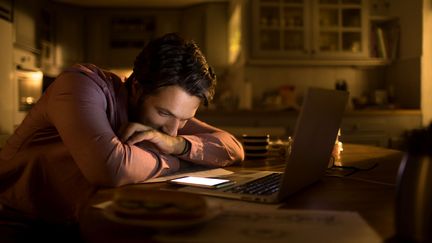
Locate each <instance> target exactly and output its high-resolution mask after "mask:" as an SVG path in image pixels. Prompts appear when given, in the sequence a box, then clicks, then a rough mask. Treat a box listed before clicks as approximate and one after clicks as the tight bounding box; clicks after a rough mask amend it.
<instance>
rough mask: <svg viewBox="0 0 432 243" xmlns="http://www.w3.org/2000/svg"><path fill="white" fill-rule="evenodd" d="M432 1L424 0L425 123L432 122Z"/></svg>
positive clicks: (422, 83) (423, 102) (423, 99)
mask: <svg viewBox="0 0 432 243" xmlns="http://www.w3.org/2000/svg"><path fill="white" fill-rule="evenodd" d="M431 29H432V3H431V1H429V0H423V45H422V48H423V55H422V58H421V70H422V71H421V80H422V82H421V109H422V114H423V124H424V125H428V124H430V123H431V122H432V99H431V95H432V68H431V65H432V33H431Z"/></svg>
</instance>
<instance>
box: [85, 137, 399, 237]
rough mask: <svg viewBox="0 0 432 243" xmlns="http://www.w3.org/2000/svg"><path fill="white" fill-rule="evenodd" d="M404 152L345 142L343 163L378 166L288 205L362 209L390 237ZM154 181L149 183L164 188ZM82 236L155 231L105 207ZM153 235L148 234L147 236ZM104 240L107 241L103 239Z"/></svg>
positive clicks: (331, 180) (260, 164) (257, 164)
mask: <svg viewBox="0 0 432 243" xmlns="http://www.w3.org/2000/svg"><path fill="white" fill-rule="evenodd" d="M402 156H403V153H402V152H400V151H396V150H390V149H384V148H378V147H371V146H365V145H352V144H345V145H344V151H343V153H342V165H343V166H356V167H358V166H360V167H362V166H363V167H370V166H371V165H373V164H376V166H375V167H374V168H372V169H370V170H360V171H357V172H355V173H354V174H352V175H350V176H345V177H333V176H326V177H324V178H323V179H322V180H321V181H319V182H317V183H315V184H313V185H312V186H309V187H308V188H306V189H304V190H301V191H300V192H298V193H296V194H294V195H292V196H291V197H289V198H288V199H287V200H286V202H284V204H283V206H282V208H286V209H319V210H343V211H347V210H348V211H357V212H358V213H359V214H360V215H361V216H362V217H363V218H364V219H365V220H366V221H367V222H368V223H369V224H370V225H371V226H372V228H374V229H375V231H376V232H377V233H378V234H379V235H380V236H381V237H382V238H383V239H390V238H391V237H392V236H393V235H394V233H395V229H394V204H395V203H394V202H395V189H396V186H395V183H396V176H397V171H398V167H399V162H400V160H401V158H402ZM282 168H283V164H281V163H280V162H279V160H267V161H244V162H243V163H242V164H241V165H237V166H232V167H228V168H227V169H232V170H235V171H238V170H242V169H259V170H281V169H282ZM161 184H162V185H163V184H164V183H159V184H149V185H146V186H148V187H161ZM115 190H116V189H110V190H102V191H100V192H99V193H98V194H97V195H96V196H95V198H94V199H93V201H92V204H94V203H97V202H102V201H105V200H109V199H110V198H111V197H112V195H113V193H114V192H115ZM80 228H81V234H82V236H83V238H84V239H86V240H87V241H91V242H93V241H94V242H115V241H119V240H125V239H124V237H127V239H128V241H127V242H134V241H135V240H136V241H140V240H141V241H142V239H143V237H148V236H151V232H144V231H143V230H142V229H139V228H134V227H131V226H125V225H121V224H116V223H113V222H110V221H109V220H107V219H104V217H103V216H102V215H101V212H100V210H98V209H95V208H92V207H88V209H87V210H85V211H84V213H83V215H82V217H81V221H80ZM147 239H148V238H147ZM102 240H103V241H102Z"/></svg>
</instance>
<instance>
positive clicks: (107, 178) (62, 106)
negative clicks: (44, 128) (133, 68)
mask: <svg viewBox="0 0 432 243" xmlns="http://www.w3.org/2000/svg"><path fill="white" fill-rule="evenodd" d="M52 85H53V87H51V89H50V90H49V93H47V95H49V100H48V107H47V116H48V117H47V118H48V119H49V120H50V121H51V123H52V124H53V125H54V126H55V128H56V129H57V130H58V132H59V134H60V136H61V138H62V140H63V142H64V144H65V145H66V147H67V149H68V151H69V152H70V154H71V155H72V157H73V159H74V161H75V162H76V163H77V165H78V167H79V168H80V170H81V171H82V173H83V175H84V177H85V178H86V179H87V180H88V181H89V182H91V183H93V184H95V185H100V186H119V185H124V184H131V183H137V182H142V181H145V180H146V179H148V178H152V177H156V176H160V175H165V174H167V173H170V172H172V171H176V170H178V167H179V160H178V159H177V158H176V157H173V156H169V155H164V154H160V153H157V152H156V151H154V150H151V149H145V148H139V147H137V146H135V145H130V144H127V143H123V142H121V141H120V139H119V138H118V137H117V136H116V134H115V133H114V131H113V129H112V125H111V124H110V122H109V120H108V117H107V114H108V112H109V110H110V109H116V107H112V106H113V105H112V104H111V106H110V104H109V102H108V100H109V99H110V92H109V91H108V89H107V87H101V85H100V84H98V83H96V82H95V81H94V80H91V78H89V77H88V76H86V75H84V74H79V73H66V74H63V75H61V76H60V77H59V78H58V80H56V82H54V83H53V84H52ZM125 109H126V107H125Z"/></svg>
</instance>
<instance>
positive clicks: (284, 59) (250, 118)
mask: <svg viewBox="0 0 432 243" xmlns="http://www.w3.org/2000/svg"><path fill="white" fill-rule="evenodd" d="M431 5H432V3H431V2H430V1H427V0H414V1H406V0H219V1H210V0H181V1H176V0H170V1H157V0H142V1H138V0H135V1H134V0H126V1H121V0H118V1H115V0H110V1H102V0H33V1H26V0H0V53H1V56H0V96H1V97H2V99H1V103H0V117H1V118H0V147H1V146H2V144H4V141H5V139H6V138H7V137H8V136H9V135H10V134H11V133H12V132H13V129H14V128H15V127H16V126H17V125H18V124H19V123H20V122H21V120H22V118H23V116H24V115H25V114H26V112H27V111H28V109H29V108H30V107H31V106H32V104H34V103H35V102H36V101H37V99H38V98H39V96H40V95H41V93H42V91H43V90H44V89H45V88H46V86H47V85H49V83H50V82H52V81H53V79H54V78H55V77H56V76H57V75H58V74H59V73H60V72H61V71H62V70H63V69H64V68H66V67H68V66H70V65H73V64H74V63H78V62H90V63H94V64H96V65H98V66H101V67H103V68H105V69H109V70H112V71H114V72H116V73H117V74H119V75H121V76H124V77H126V76H128V75H129V74H130V70H131V68H132V64H133V61H134V58H135V56H136V55H137V54H138V52H139V51H140V50H141V48H142V47H143V46H144V45H145V43H146V42H147V41H148V40H150V39H152V38H155V37H157V36H160V35H162V34H164V33H167V32H179V33H181V34H182V35H183V36H185V37H187V38H190V39H194V40H195V41H196V42H197V43H198V45H199V46H200V47H201V49H202V51H203V52H204V54H205V55H206V57H207V59H208V61H209V63H210V64H211V65H212V66H213V67H214V68H215V70H216V73H217V75H218V90H217V95H216V97H215V101H214V102H213V104H212V105H211V106H210V107H209V108H206V109H204V108H203V109H202V110H200V112H199V113H198V114H197V116H198V117H199V118H201V119H203V120H205V121H207V122H209V123H211V124H214V125H218V126H222V127H223V128H225V129H227V130H230V131H231V132H233V133H234V134H236V135H240V134H241V133H244V132H249V133H261V132H268V133H270V134H271V135H272V136H280V137H284V136H288V135H291V133H292V130H293V127H294V125H295V117H296V114H297V113H296V112H295V110H297V109H298V107H299V106H300V105H301V100H302V94H303V92H304V91H305V90H306V88H307V87H310V86H314V87H323V88H330V89H335V88H337V89H346V90H348V91H349V92H350V96H351V99H350V103H349V105H348V106H349V107H348V109H347V112H346V115H345V118H344V121H343V124H342V126H341V128H342V139H343V140H345V141H346V142H355V143H365V144H374V145H378V146H386V147H396V148H397V147H399V146H400V142H401V136H402V134H403V132H404V131H406V130H408V129H412V128H416V127H419V126H422V125H427V124H428V123H429V122H430V121H431V118H432V99H431V98H430V94H432V90H431V89H432V73H431V72H432V70H431V68H430V67H429V66H430V65H431V63H432V62H431V61H432V60H431V56H432V40H431V36H430V33H431V31H430V29H431V28H432V10H431V9H432V6H431Z"/></svg>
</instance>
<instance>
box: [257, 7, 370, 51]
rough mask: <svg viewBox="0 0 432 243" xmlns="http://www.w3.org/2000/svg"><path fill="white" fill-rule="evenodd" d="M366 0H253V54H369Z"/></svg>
mask: <svg viewBox="0 0 432 243" xmlns="http://www.w3.org/2000/svg"><path fill="white" fill-rule="evenodd" d="M366 9H367V0H253V1H252V35H253V40H252V43H253V44H252V54H253V56H254V57H258V58H261V57H264V58H281V57H283V58H287V59H294V58H299V57H301V58H305V59H315V58H326V59H337V58H340V57H349V58H353V57H367V53H368V50H367V42H366V41H367V30H368V26H367V24H368V22H367V16H366V12H365V10H366Z"/></svg>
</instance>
